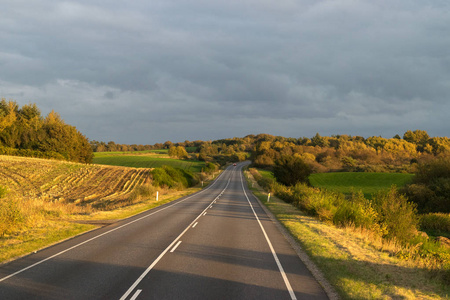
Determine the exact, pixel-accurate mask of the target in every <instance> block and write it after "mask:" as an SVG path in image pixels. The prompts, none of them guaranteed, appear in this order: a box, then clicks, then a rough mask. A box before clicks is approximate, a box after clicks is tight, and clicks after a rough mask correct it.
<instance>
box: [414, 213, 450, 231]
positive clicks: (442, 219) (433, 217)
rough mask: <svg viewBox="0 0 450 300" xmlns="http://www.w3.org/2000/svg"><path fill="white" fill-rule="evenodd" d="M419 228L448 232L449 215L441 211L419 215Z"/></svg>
mask: <svg viewBox="0 0 450 300" xmlns="http://www.w3.org/2000/svg"><path fill="white" fill-rule="evenodd" d="M420 229H422V230H430V231H435V232H437V233H439V232H446V233H450V215H449V214H443V213H430V214H426V215H421V216H420Z"/></svg>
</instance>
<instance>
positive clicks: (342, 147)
mask: <svg viewBox="0 0 450 300" xmlns="http://www.w3.org/2000/svg"><path fill="white" fill-rule="evenodd" d="M449 154H450V139H449V138H447V137H430V136H429V135H428V133H427V132H426V131H423V130H415V131H410V130H409V131H407V132H405V134H404V135H403V138H402V137H400V136H399V135H396V136H395V137H393V138H390V139H386V138H382V137H376V136H373V137H369V138H363V137H360V136H349V135H336V136H331V137H323V136H320V135H319V134H318V133H317V134H316V135H315V136H314V137H312V138H300V139H292V138H283V137H273V136H266V137H265V139H264V140H260V141H259V142H257V143H256V145H255V147H254V151H253V152H252V160H253V162H254V165H255V166H258V167H273V166H275V164H276V161H277V160H280V159H281V158H282V157H283V156H296V157H299V158H301V159H302V160H303V161H305V162H306V163H308V164H309V165H310V166H311V167H312V169H313V171H314V172H329V171H351V172H355V171H356V172H364V171H366V172H400V171H407V172H412V171H413V169H412V168H411V166H412V165H413V164H414V163H417V162H426V161H429V160H432V159H434V158H436V157H445V156H448V155H449Z"/></svg>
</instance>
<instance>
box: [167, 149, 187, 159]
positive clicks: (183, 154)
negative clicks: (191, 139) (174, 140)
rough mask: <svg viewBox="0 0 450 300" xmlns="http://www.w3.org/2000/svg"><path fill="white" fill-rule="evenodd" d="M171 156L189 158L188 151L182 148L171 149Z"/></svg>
mask: <svg viewBox="0 0 450 300" xmlns="http://www.w3.org/2000/svg"><path fill="white" fill-rule="evenodd" d="M169 156H170V157H176V158H180V159H182V158H187V157H189V155H188V153H187V152H186V149H185V148H184V147H182V146H176V147H173V146H172V147H170V149H169Z"/></svg>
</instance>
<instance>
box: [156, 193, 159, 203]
mask: <svg viewBox="0 0 450 300" xmlns="http://www.w3.org/2000/svg"><path fill="white" fill-rule="evenodd" d="M158 198H159V192H158V191H157V192H156V201H158Z"/></svg>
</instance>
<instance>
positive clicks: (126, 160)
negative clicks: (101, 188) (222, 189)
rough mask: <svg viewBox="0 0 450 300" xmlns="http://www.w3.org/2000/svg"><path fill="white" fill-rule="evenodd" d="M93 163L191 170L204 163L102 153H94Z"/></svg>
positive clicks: (200, 168)
mask: <svg viewBox="0 0 450 300" xmlns="http://www.w3.org/2000/svg"><path fill="white" fill-rule="evenodd" d="M94 163H95V164H100V165H110V166H124V167H133V168H159V167H162V166H163V165H167V166H172V167H174V168H180V169H183V170H189V171H191V172H201V170H202V168H203V167H205V163H204V162H202V161H192V160H181V159H172V158H167V157H158V156H154V155H114V154H110V155H108V154H103V153H99V154H97V153H96V154H95V157H94Z"/></svg>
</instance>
